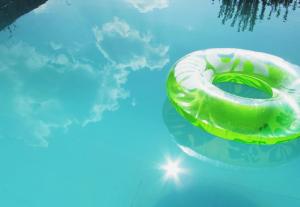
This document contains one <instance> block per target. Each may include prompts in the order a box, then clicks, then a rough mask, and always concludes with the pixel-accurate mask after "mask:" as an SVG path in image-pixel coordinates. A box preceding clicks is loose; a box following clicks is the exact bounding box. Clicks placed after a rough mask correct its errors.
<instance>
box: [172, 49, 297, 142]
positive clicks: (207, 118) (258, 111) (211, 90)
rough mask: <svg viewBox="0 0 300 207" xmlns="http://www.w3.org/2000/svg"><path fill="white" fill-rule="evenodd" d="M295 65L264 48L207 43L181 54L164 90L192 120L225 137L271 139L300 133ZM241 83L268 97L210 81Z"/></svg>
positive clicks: (254, 139)
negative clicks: (231, 89) (225, 88)
mask: <svg viewBox="0 0 300 207" xmlns="http://www.w3.org/2000/svg"><path fill="white" fill-rule="evenodd" d="M298 72H300V68H299V66H296V65H293V64H291V63H288V62H287V61H285V60H283V59H281V58H279V57H276V56H273V55H269V54H266V53H261V52H254V51H248V50H241V49H208V50H202V51H196V52H193V53H191V54H189V55H187V56H185V57H184V58H182V59H180V60H179V61H178V62H177V63H176V64H175V65H174V66H173V67H172V69H171V71H170V73H169V76H168V80H167V94H168V97H169V99H170V100H171V102H172V103H173V105H174V106H175V108H176V110H177V111H178V112H179V113H180V114H181V115H183V116H184V117H185V118H186V119H188V120H189V121H190V122H191V123H192V124H194V125H196V126H198V127H201V128H203V129H204V130H206V131H207V132H209V133H211V134H213V135H216V136H218V137H222V138H225V139H229V140H239V141H243V142H247V143H263V144H274V143H278V142H283V141H287V140H291V139H294V138H297V137H299V136H300V76H299V75H298ZM221 82H234V83H239V84H245V85H248V86H251V87H254V88H257V89H259V90H262V91H264V92H266V93H268V94H270V98H267V99H254V98H246V97H241V96H237V95H234V94H231V93H228V92H226V91H223V90H221V89H220V88H218V87H217V86H215V85H214V84H215V83H221Z"/></svg>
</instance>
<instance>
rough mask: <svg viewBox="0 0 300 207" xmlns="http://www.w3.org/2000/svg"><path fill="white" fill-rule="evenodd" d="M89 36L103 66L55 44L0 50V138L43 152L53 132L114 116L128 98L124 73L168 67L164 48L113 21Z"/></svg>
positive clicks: (117, 21)
mask: <svg viewBox="0 0 300 207" xmlns="http://www.w3.org/2000/svg"><path fill="white" fill-rule="evenodd" d="M93 33H94V36H95V41H96V43H95V44H96V47H97V48H98V49H99V54H100V55H102V56H103V58H102V60H103V59H104V60H105V61H104V63H103V62H94V61H93V60H92V59H87V58H86V57H87V56H86V55H82V54H81V51H87V50H88V49H86V48H83V50H71V49H68V48H66V47H65V45H62V44H58V43H55V44H50V45H48V46H49V48H48V49H45V48H35V47H33V46H31V45H29V44H27V43H24V42H19V43H16V44H14V45H5V46H4V45H0V54H1V55H0V73H1V76H0V84H1V83H2V84H3V85H4V86H5V87H1V86H0V99H2V100H5V101H6V102H7V103H8V104H6V105H5V104H4V106H3V103H0V104H2V106H1V107H0V114H8V117H7V118H5V120H8V123H7V124H6V125H5V126H0V131H1V133H3V134H4V135H5V136H6V135H7V136H8V135H10V136H9V137H15V138H19V139H22V140H24V141H25V142H26V143H28V144H30V145H34V146H43V147H46V146H48V140H49V138H50V137H51V135H52V134H53V132H54V131H55V132H56V131H58V130H62V131H63V132H67V131H68V129H69V127H71V126H72V125H73V124H78V125H79V126H87V125H88V124H90V123H95V122H98V121H100V120H101V119H102V118H103V114H104V113H105V112H109V111H110V112H111V111H116V110H118V109H119V107H120V101H121V100H125V99H127V98H128V97H129V96H130V91H129V90H127V89H126V88H125V84H126V82H127V79H128V76H129V75H130V73H132V72H134V71H137V70H141V69H144V70H155V69H156V70H160V69H163V67H164V66H165V65H166V64H167V63H168V62H169V58H168V50H169V48H168V46H165V45H162V44H157V43H155V42H154V38H153V36H152V35H151V34H150V33H149V32H148V33H142V32H140V31H138V30H136V29H134V28H132V27H131V26H130V25H129V24H128V23H127V22H125V21H123V20H120V19H119V18H114V19H113V20H112V21H110V22H107V23H105V24H104V25H102V26H101V27H94V28H93ZM72 49H74V48H72ZM96 51H97V50H96ZM99 59H100V60H101V58H99ZM97 60H98V58H97ZM101 65H102V66H101ZM3 78H4V79H5V81H10V83H6V82H3V81H2V82H1V80H2V79H3ZM74 83H76V84H75V85H74ZM5 84H6V85H5ZM8 84H9V85H8ZM78 84H82V86H83V87H84V89H82V90H83V91H80V90H81V88H82V87H81V85H78ZM7 86H9V87H7ZM10 86H12V87H10ZM74 87H76V88H74ZM86 87H87V88H86ZM74 90H76V91H78V92H76V93H74ZM4 98H5V99H4ZM133 105H135V100H134V103H133ZM78 106H80V108H79V107H78ZM2 117H3V116H2ZM0 119H1V116H0ZM0 121H1V120H0ZM7 136H6V137H7Z"/></svg>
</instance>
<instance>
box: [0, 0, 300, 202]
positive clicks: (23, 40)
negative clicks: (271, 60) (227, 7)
mask: <svg viewBox="0 0 300 207" xmlns="http://www.w3.org/2000/svg"><path fill="white" fill-rule="evenodd" d="M219 9H220V3H219V2H218V1H215V2H214V3H212V2H211V1H209V0H205V1H204V0H203V1H197V0H189V1H172V0H170V1H168V0H157V1H136V0H128V1H127V0H124V1H122V0H110V1H109V0H101V1H99V0H89V1H80V0H67V1H59V0H49V1H47V2H46V3H45V4H43V5H42V6H40V7H39V8H37V9H35V10H33V11H31V12H30V13H28V14H26V15H24V16H22V17H21V18H18V19H17V20H16V21H15V22H14V23H13V24H12V25H10V26H9V27H6V29H4V30H2V31H1V32H0V73H1V75H0V84H1V87H0V100H1V101H0V112H1V113H0V114H1V115H0V148H1V149H0V163H1V170H0V206H5V207H40V206H43V207H48V206H49V207H53V206H72V207H81V206H84V207H94V206H98V207H99V206H101V207H127V206H128V207H181V206H189V207H196V206H197V207H198V206H239V207H240V206H275V207H276V206H300V187H299V186H300V177H299V170H300V156H299V155H300V141H299V140H295V141H292V142H288V143H284V144H282V145H273V146H257V145H245V144H242V143H235V142H230V141H225V140H222V139H219V138H216V137H213V136H211V135H209V134H207V133H205V132H203V131H201V130H200V129H198V128H195V127H193V126H191V125H190V124H189V123H187V122H186V121H185V120H184V119H182V118H181V117H180V116H179V115H178V114H177V113H176V112H175V111H174V109H173V107H172V106H171V105H170V104H169V103H168V101H167V98H166V91H165V81H166V78H167V75H168V71H169V69H170V67H171V66H172V64H173V63H174V62H175V61H176V60H178V59H179V58H181V57H182V56H184V55H185V54H187V53H189V52H192V51H195V50H201V49H206V48H216V47H218V48H221V47H229V48H243V49H249V50H255V51H263V52H267V53H271V54H274V55H277V56H280V57H282V58H284V59H286V60H288V61H290V62H292V63H295V64H298V65H300V53H299V50H300V42H299V41H298V39H299V35H300V27H299V24H300V12H299V9H296V10H295V11H293V10H292V8H290V10H289V13H288V16H287V20H285V18H284V16H283V14H281V15H280V16H279V17H276V13H275V14H274V15H273V16H272V18H271V19H270V20H268V17H265V18H264V19H263V20H260V19H257V20H256V23H255V25H254V27H253V28H252V29H251V27H250V30H253V31H248V30H249V29H244V30H245V31H242V30H243V29H239V28H238V26H237V25H235V26H233V27H231V26H230V24H231V20H230V19H229V21H226V22H225V24H222V16H221V17H220V18H218V15H219ZM266 12H269V10H268V8H267V11H266ZM282 13H284V10H282ZM242 17H244V16H243V15H242ZM239 30H240V32H238V31H239ZM299 72H300V71H299ZM168 160H169V162H170V163H171V164H169V165H166V163H168ZM172 164H173V165H172ZM177 165H178V166H177ZM172 166H173V168H172ZM174 166H175V167H174ZM172 169H173V171H172ZM172 173H173V174H172Z"/></svg>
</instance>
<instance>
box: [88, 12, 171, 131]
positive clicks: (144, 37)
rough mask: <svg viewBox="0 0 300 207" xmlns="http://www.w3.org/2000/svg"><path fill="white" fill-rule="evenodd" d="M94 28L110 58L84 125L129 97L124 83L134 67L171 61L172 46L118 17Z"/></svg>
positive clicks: (154, 66)
mask: <svg viewBox="0 0 300 207" xmlns="http://www.w3.org/2000/svg"><path fill="white" fill-rule="evenodd" d="M93 32H94V34H95V38H96V46H97V48H98V49H99V51H100V52H101V53H102V55H103V56H104V57H105V58H106V59H107V60H108V64H107V65H106V67H105V68H104V69H103V71H102V72H101V75H100V77H103V80H102V81H101V83H102V85H101V86H100V87H99V90H98V91H99V94H98V98H97V101H96V102H95V103H94V105H93V107H92V109H91V110H90V116H89V117H88V118H87V119H86V120H85V121H84V123H83V126H86V125H87V124H89V123H93V122H97V121H99V120H101V118H102V114H103V113H104V112H105V111H115V110H117V109H118V108H119V101H120V100H122V99H126V98H128V97H129V95H130V93H129V91H127V90H126V89H124V88H123V85H124V84H125V83H126V82H127V77H128V75H129V74H130V73H131V72H132V71H136V70H140V69H150V70H153V69H163V67H164V66H165V65H166V64H167V63H168V62H169V58H168V50H169V47H168V46H165V45H161V44H154V43H153V38H152V35H151V34H149V33H147V34H142V33H141V32H139V31H138V30H136V29H134V28H132V27H131V26H130V25H129V24H128V23H127V22H125V21H123V20H120V19H119V18H117V17H115V18H114V19H113V20H112V21H111V22H107V23H105V24H104V25H103V26H102V27H97V26H96V27H94V28H93ZM106 41H108V42H117V44H116V45H113V46H112V45H111V44H106ZM125 46H126V47H125ZM129 49H130V50H129ZM124 50H125V51H124ZM107 80H109V83H108V82H107ZM103 83H105V84H103ZM104 91H105V92H104Z"/></svg>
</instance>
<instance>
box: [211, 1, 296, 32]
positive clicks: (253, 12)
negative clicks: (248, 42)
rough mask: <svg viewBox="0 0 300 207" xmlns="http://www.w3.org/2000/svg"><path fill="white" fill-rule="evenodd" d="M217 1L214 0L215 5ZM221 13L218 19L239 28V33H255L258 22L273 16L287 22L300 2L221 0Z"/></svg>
mask: <svg viewBox="0 0 300 207" xmlns="http://www.w3.org/2000/svg"><path fill="white" fill-rule="evenodd" d="M214 2H215V1H214V0H213V3H214ZM218 2H219V3H220V11H219V15H218V17H219V18H221V19H222V23H223V24H226V23H228V22H229V23H230V25H231V26H232V27H238V31H246V30H249V31H253V29H254V26H255V24H256V21H257V20H258V19H259V20H263V19H268V20H270V19H271V18H272V16H276V17H278V18H280V17H281V18H282V19H283V21H287V17H288V14H289V11H290V10H296V9H297V8H298V7H299V5H300V0H219V1H218Z"/></svg>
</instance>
